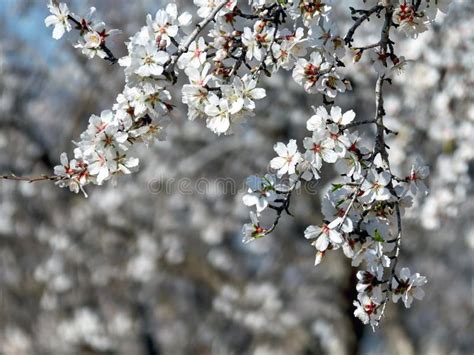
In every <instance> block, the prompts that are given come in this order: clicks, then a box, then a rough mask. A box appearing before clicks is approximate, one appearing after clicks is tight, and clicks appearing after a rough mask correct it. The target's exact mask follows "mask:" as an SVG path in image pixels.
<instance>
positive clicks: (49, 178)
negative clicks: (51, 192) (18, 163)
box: [0, 174, 64, 183]
mask: <svg viewBox="0 0 474 355" xmlns="http://www.w3.org/2000/svg"><path fill="white" fill-rule="evenodd" d="M63 179H64V178H63V177H62V176H58V175H37V176H16V175H15V174H10V175H0V180H14V181H26V182H29V183H33V182H38V181H59V180H63Z"/></svg>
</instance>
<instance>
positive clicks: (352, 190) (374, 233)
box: [243, 106, 428, 326]
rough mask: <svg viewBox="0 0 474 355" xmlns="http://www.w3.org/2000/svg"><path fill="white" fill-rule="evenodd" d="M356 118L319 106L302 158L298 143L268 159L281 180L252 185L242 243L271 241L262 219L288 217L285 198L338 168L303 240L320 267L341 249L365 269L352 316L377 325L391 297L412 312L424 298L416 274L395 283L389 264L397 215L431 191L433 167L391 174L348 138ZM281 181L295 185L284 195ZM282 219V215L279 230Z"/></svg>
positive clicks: (377, 155)
mask: <svg viewBox="0 0 474 355" xmlns="http://www.w3.org/2000/svg"><path fill="white" fill-rule="evenodd" d="M354 119H355V113H354V112H353V111H352V110H350V111H347V112H343V111H342V110H341V108H340V107H337V106H332V107H331V109H330V111H329V112H328V111H327V109H326V108H325V107H324V106H320V107H318V108H316V109H315V114H314V115H313V116H311V117H310V119H309V120H308V121H307V124H306V126H307V129H308V130H309V131H311V136H309V137H306V138H304V139H303V147H304V149H305V151H303V152H300V151H299V150H298V147H297V142H296V140H290V142H289V143H288V144H287V145H285V144H283V143H277V144H276V145H275V148H274V149H275V152H276V153H277V154H278V157H276V158H274V159H272V160H271V162H270V167H271V168H272V169H274V170H275V171H276V174H275V175H266V176H265V177H263V178H257V177H250V178H249V179H248V180H247V185H248V187H249V190H248V193H247V194H246V195H245V196H244V198H243V200H244V203H245V204H246V205H248V206H254V205H255V206H256V213H254V212H252V215H251V217H252V223H250V224H247V225H245V227H244V230H243V234H244V241H245V242H249V241H251V240H254V239H257V238H260V237H262V236H265V235H267V234H269V233H270V232H271V231H272V230H273V228H274V226H271V227H269V228H267V227H264V226H262V225H261V223H260V221H259V218H258V216H259V215H260V214H261V213H262V212H263V211H264V210H265V209H266V208H268V207H270V208H271V209H273V210H276V211H277V212H280V214H281V212H282V210H287V207H288V205H287V204H286V201H288V195H289V193H290V192H291V191H292V190H293V189H295V188H298V187H299V186H300V185H301V184H300V182H302V180H312V179H315V180H318V179H319V178H320V171H321V169H322V167H323V165H324V164H323V163H330V164H335V166H336V169H337V171H338V172H339V173H340V175H341V181H336V182H334V183H333V185H332V188H331V190H330V191H329V192H328V193H327V194H326V195H325V196H324V198H323V199H322V213H323V221H322V222H321V223H320V224H318V225H311V226H308V227H307V229H306V230H305V233H304V234H305V237H306V238H307V239H309V240H311V241H312V243H311V245H312V246H314V247H315V249H316V260H315V264H316V265H317V264H319V263H320V262H321V261H322V259H323V258H324V257H325V256H326V254H327V253H328V252H329V251H332V250H337V249H342V251H343V253H344V254H345V255H346V256H347V257H348V258H350V259H352V265H353V266H354V267H359V266H361V265H364V269H365V270H364V271H360V272H359V274H358V278H359V284H358V286H357V290H358V292H359V296H358V299H357V301H355V305H356V307H357V309H356V311H355V315H356V316H357V317H358V318H360V319H361V320H362V321H363V322H364V323H367V324H368V323H370V324H372V325H373V326H375V325H377V323H378V321H379V320H380V317H381V315H382V312H383V308H384V305H385V303H386V302H387V300H388V295H389V294H391V295H392V298H393V300H394V301H396V300H397V299H398V298H399V297H402V298H403V299H404V300H407V301H406V302H405V301H404V302H405V305H407V307H408V306H409V305H410V302H411V301H409V300H411V299H412V298H410V297H411V295H413V296H414V297H415V298H421V297H422V292H421V291H419V290H418V291H416V293H414V292H415V291H414V290H415V287H419V286H422V284H423V283H424V280H425V279H424V278H422V279H419V278H420V277H419V275H417V276H416V277H414V280H415V281H413V282H412V283H410V279H409V278H407V276H406V275H405V274H406V271H404V270H405V269H402V271H401V272H400V276H397V274H396V273H395V270H394V269H393V267H394V262H392V259H393V258H394V255H396V254H397V253H398V251H397V250H398V248H399V247H398V242H399V238H400V235H399V233H400V228H401V227H400V224H399V223H400V219H399V218H400V215H401V214H403V213H404V210H405V208H407V207H410V206H411V204H412V199H413V197H414V196H415V195H416V194H417V193H419V192H421V193H423V194H424V193H425V192H426V187H425V185H424V183H423V180H425V179H426V178H427V176H428V167H426V166H424V165H422V164H421V162H420V161H417V162H416V163H415V164H414V165H413V167H412V169H411V172H410V174H409V175H407V176H406V177H404V178H402V177H397V176H395V175H393V174H392V173H391V172H390V170H389V169H387V162H386V161H384V158H383V157H382V152H379V150H380V147H378V146H375V147H374V148H373V149H372V150H371V149H368V148H367V147H364V146H363V145H362V144H361V141H360V138H359V137H358V135H357V133H356V132H350V129H349V128H350V127H351V124H354ZM284 178H287V180H289V181H292V182H293V183H292V184H290V186H289V187H287V188H282V187H280V184H282V181H284ZM282 206H283V207H282ZM278 218H279V214H278V215H277V219H276V221H275V222H276V223H277V222H278ZM394 226H397V227H396V228H395V227H394ZM401 280H405V281H401ZM383 294H385V297H382V295H383ZM415 295H416V296H415ZM397 297H398V298H397Z"/></svg>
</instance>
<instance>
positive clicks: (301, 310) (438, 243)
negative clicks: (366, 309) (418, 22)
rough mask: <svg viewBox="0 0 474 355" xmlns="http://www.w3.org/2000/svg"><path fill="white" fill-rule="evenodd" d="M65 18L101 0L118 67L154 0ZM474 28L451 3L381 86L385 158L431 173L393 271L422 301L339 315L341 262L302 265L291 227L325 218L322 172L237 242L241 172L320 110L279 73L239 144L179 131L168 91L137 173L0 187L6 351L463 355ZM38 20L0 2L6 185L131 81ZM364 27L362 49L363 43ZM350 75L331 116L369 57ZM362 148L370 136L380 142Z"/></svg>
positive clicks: (0, 168) (401, 48) (398, 166)
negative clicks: (362, 315) (403, 273)
mask: <svg viewBox="0 0 474 355" xmlns="http://www.w3.org/2000/svg"><path fill="white" fill-rule="evenodd" d="M340 3H342V2H340ZM350 4H356V6H357V5H359V6H360V5H361V4H362V2H361V1H347V2H346V1H344V6H339V7H337V8H336V13H337V16H338V22H339V23H340V24H341V27H342V30H344V29H346V28H347V27H348V26H349V25H350V23H351V20H350V18H349V16H348V15H349V14H348V13H349V11H348V9H347V8H345V6H347V5H350ZM68 5H69V7H70V8H71V9H72V10H73V11H74V12H75V13H77V14H85V13H87V11H88V7H89V6H96V7H97V12H98V14H99V17H100V18H101V19H102V20H104V21H105V22H106V24H107V26H108V28H118V29H121V30H122V31H123V32H122V34H120V35H118V36H116V37H113V38H112V39H111V40H110V47H111V49H112V50H113V52H114V53H115V54H116V55H117V56H122V55H125V46H124V44H123V42H124V41H125V40H126V39H127V38H128V37H129V36H130V35H131V34H133V33H135V32H136V31H137V30H139V29H140V27H141V26H143V25H144V24H145V16H146V14H147V13H154V12H155V11H156V10H157V9H159V8H161V7H163V5H165V2H164V1H161V4H160V1H157V0H153V1H152V0H149V1H148V0H136V1H133V2H132V1H127V0H100V1H82V0H81V1H79V0H77V1H68ZM178 6H179V7H178V8H180V9H188V10H189V11H191V12H193V13H194V11H195V10H194V8H193V7H192V6H191V5H190V4H189V3H187V2H183V1H178ZM473 15H474V3H472V1H471V0H465V1H455V3H454V4H453V6H452V8H451V11H450V13H449V14H448V15H447V16H442V17H440V18H439V19H438V20H437V24H436V25H435V26H434V28H433V29H432V30H430V31H429V32H427V33H424V34H422V35H421V36H420V37H419V38H418V39H417V40H412V39H407V38H405V37H403V36H398V37H397V36H394V38H396V40H397V53H399V54H400V55H404V56H405V57H406V58H407V59H413V60H414V62H412V63H410V64H409V65H408V66H407V70H406V72H405V73H404V74H401V75H400V76H398V77H397V78H396V79H395V80H394V83H393V85H392V86H391V87H390V89H389V90H388V92H387V97H386V109H387V115H388V119H387V122H388V125H389V127H391V128H392V129H394V130H397V131H399V132H400V133H399V134H398V136H397V137H395V138H392V139H391V140H390V142H389V145H390V147H391V149H390V152H391V159H392V164H393V165H394V167H395V170H396V171H398V172H400V173H402V174H403V173H404V174H408V172H409V167H410V164H411V162H412V161H413V159H414V158H415V157H416V156H421V157H423V158H424V159H425V161H426V162H427V163H428V164H429V165H430V167H431V172H432V174H431V176H430V179H429V186H430V188H431V193H430V195H429V196H428V197H427V198H425V199H423V200H419V201H416V204H415V206H414V208H413V209H412V210H411V211H410V213H409V214H408V215H407V216H405V219H404V223H405V225H404V227H405V235H404V237H403V248H402V255H401V261H400V263H399V265H401V266H408V267H410V269H411V270H413V271H417V272H420V273H421V274H422V275H426V276H427V277H428V279H429V283H428V285H427V286H426V287H425V290H426V297H425V299H424V300H423V301H422V302H415V303H414V304H413V306H412V308H411V309H409V310H407V309H405V308H404V307H403V306H402V305H401V304H397V305H394V304H391V305H390V306H389V307H388V308H387V312H386V318H385V319H384V321H383V323H382V326H381V327H380V328H379V329H378V330H377V331H376V332H372V330H371V329H370V327H364V326H362V324H361V323H360V322H359V321H358V320H356V319H354V318H353V315H352V313H353V306H352V302H353V299H354V298H355V296H356V295H355V283H356V282H355V271H354V270H352V269H351V267H350V261H349V260H347V259H346V258H345V257H344V256H343V255H342V253H341V252H333V253H331V254H330V255H329V256H328V257H326V258H325V260H324V262H323V263H322V264H321V265H319V266H318V267H317V268H315V267H314V266H313V262H314V248H313V247H311V246H310V245H309V243H308V241H307V240H306V239H305V238H304V236H303V231H304V229H305V227H306V226H307V225H309V224H317V223H319V221H321V216H320V214H319V210H320V199H321V194H322V193H324V191H325V188H327V186H328V184H329V182H331V179H332V178H334V177H335V176H336V175H335V173H334V172H332V171H326V172H325V176H324V178H323V181H324V182H325V183H322V184H321V186H318V189H317V191H314V192H313V193H312V194H309V193H301V194H299V195H298V196H297V198H295V199H294V200H293V203H292V207H291V209H292V211H293V213H294V215H295V217H290V216H286V217H285V218H283V219H282V221H281V223H280V225H279V227H278V229H277V231H276V232H275V233H274V234H273V235H272V236H270V237H268V238H264V239H262V240H259V241H256V242H254V243H251V244H248V245H244V244H242V243H241V235H240V230H241V226H242V224H243V223H246V222H247V220H248V210H247V209H246V208H244V206H243V204H242V202H241V198H242V194H243V192H244V190H245V189H244V181H245V178H246V177H247V176H248V175H252V174H255V173H264V172H265V170H266V167H267V165H268V162H269V160H270V159H271V158H272V157H273V155H274V153H273V150H272V146H273V144H274V143H275V142H276V141H279V140H281V141H287V140H288V138H289V137H292V138H298V139H302V137H304V136H305V135H306V133H305V122H306V120H307V119H308V118H309V117H310V115H311V112H312V110H311V106H312V105H316V106H317V105H319V104H320V98H318V97H316V96H314V95H313V96H310V95H305V94H304V93H303V90H302V89H301V88H300V87H298V86H297V84H295V83H294V82H293V81H292V80H291V79H290V78H289V76H288V75H287V74H288V73H282V74H281V75H277V76H274V77H272V78H265V79H264V81H263V85H264V86H265V87H266V89H267V98H266V99H264V100H261V101H259V108H258V110H257V115H256V117H254V118H253V119H251V120H250V121H249V122H248V123H246V124H245V127H244V129H242V130H241V132H237V133H236V134H235V135H233V136H225V137H217V136H216V135H214V134H212V133H211V132H210V131H209V130H208V129H206V128H205V125H204V124H203V122H190V121H188V120H187V118H186V111H185V107H183V105H182V104H180V96H179V91H176V93H175V95H174V97H175V98H176V101H175V102H176V104H177V106H178V107H177V109H176V110H175V111H173V116H172V124H171V126H170V128H169V129H168V140H167V141H166V142H163V143H160V144H156V145H154V146H150V147H149V148H146V147H144V146H141V147H138V149H137V154H138V156H139V157H140V161H141V170H140V172H139V173H137V174H134V175H132V176H127V177H123V178H121V179H120V180H119V183H118V186H117V187H114V186H112V185H111V184H108V185H106V186H103V187H98V188H89V189H88V192H89V195H90V196H89V198H88V199H86V198H84V197H83V196H82V195H75V194H72V193H70V192H68V191H66V190H62V189H59V188H57V187H55V186H54V185H53V184H51V183H38V184H34V185H31V184H25V183H15V182H9V181H2V182H0V353H1V354H8V355H10V354H11V355H20V354H148V355H152V354H259V355H262V354H337V355H339V354H403V355H409V354H430V355H434V354H473V353H474V340H473V337H472V335H473V333H474V325H473V318H474V314H473V312H474V298H473V260H474V258H473V256H474V255H473V250H474V224H473V221H472V220H473V217H474V214H473V211H474V200H473V198H472V193H473V189H472V184H471V178H472V176H473V173H474V170H473V167H474V166H473V157H474V152H473V150H474V138H473V137H474V125H473V123H474V104H473V92H474V72H473V64H474V63H473V58H474V22H473V18H474V17H473ZM46 16H47V8H46V1H40V0H29V1H28V0H1V1H0V173H2V174H3V173H10V172H12V173H15V174H17V175H31V174H41V173H46V174H49V173H51V172H52V168H53V166H54V165H56V164H57V163H58V161H59V154H60V153H61V152H63V151H67V152H71V151H72V149H73V144H72V143H71V141H72V140H74V139H77V138H78V137H79V135H80V133H81V132H82V131H83V130H84V129H85V127H86V125H87V121H88V118H89V116H90V115H91V114H92V113H95V114H97V113H99V112H100V111H101V110H103V109H107V108H110V107H111V106H112V104H113V103H114V101H115V97H116V95H117V94H118V93H119V92H120V91H121V90H122V87H123V84H124V76H123V72H122V71H121V68H120V67H119V66H110V65H109V64H107V62H104V61H101V60H99V59H97V58H96V59H94V60H87V58H86V57H84V56H83V55H82V54H81V53H80V51H78V50H75V49H74V48H72V42H73V38H75V37H74V35H73V33H71V34H70V36H66V39H62V40H61V41H55V40H53V39H52V38H51V29H47V28H46V27H45V26H44V18H45V17H46ZM376 27H377V24H376V23H370V24H367V25H366V26H364V27H363V28H361V30H360V32H359V34H358V36H359V37H357V38H358V39H359V40H360V41H361V43H363V42H364V41H366V42H371V40H372V39H374V38H376V37H377V36H378V35H379V34H378V30H377V29H376ZM347 63H348V64H350V60H349V61H348V62H347ZM347 77H348V78H349V79H350V80H351V81H352V83H353V88H354V90H353V91H352V92H350V93H347V94H344V95H340V96H339V97H338V99H337V104H338V105H340V106H342V107H343V108H346V109H348V108H353V109H354V110H355V111H356V113H357V115H358V117H359V118H361V117H362V119H363V118H364V117H368V118H370V117H372V116H373V109H374V103H373V102H374V98H373V96H374V94H373V87H374V83H375V75H374V73H373V72H372V71H371V69H370V67H369V65H368V63H364V61H362V63H361V64H359V65H358V66H357V67H356V68H354V66H352V65H348V69H347ZM363 136H364V137H365V138H366V139H367V140H368V142H370V138H371V137H372V136H373V132H371V131H366V132H363ZM223 179H232V180H225V181H232V182H231V184H232V185H231V186H232V187H231V188H229V185H226V183H224V184H222V181H223ZM183 181H185V182H186V183H185V184H186V193H183V185H182V184H183ZM196 181H204V182H205V183H204V184H196ZM163 186H166V187H167V188H163ZM226 186H227V187H226ZM320 191H321V192H320Z"/></svg>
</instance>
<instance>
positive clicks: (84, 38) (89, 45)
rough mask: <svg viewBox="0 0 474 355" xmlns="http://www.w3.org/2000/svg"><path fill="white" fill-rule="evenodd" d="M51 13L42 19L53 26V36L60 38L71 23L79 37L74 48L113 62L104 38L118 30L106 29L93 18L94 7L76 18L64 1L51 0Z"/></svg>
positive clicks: (85, 53) (113, 59)
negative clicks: (86, 13) (85, 14)
mask: <svg viewBox="0 0 474 355" xmlns="http://www.w3.org/2000/svg"><path fill="white" fill-rule="evenodd" d="M48 9H49V11H50V12H51V15H49V16H48V17H46V19H45V20H44V22H45V25H46V26H47V27H50V26H54V29H53V38H54V39H60V38H61V37H62V36H63V35H64V33H65V32H69V31H71V30H72V26H71V23H73V24H74V26H75V28H76V29H77V30H78V31H79V33H80V37H79V41H78V43H77V44H76V45H74V47H75V48H79V49H81V51H82V53H83V54H84V55H86V56H87V57H89V58H91V59H92V58H94V57H95V56H98V57H99V58H102V59H106V60H109V61H111V62H115V61H116V59H115V57H114V56H113V55H112V53H111V52H110V50H109V49H108V48H107V46H106V45H105V41H106V38H107V37H109V36H110V35H113V34H116V33H118V32H119V31H118V30H107V29H106V26H105V23H104V22H102V21H98V20H96V19H95V16H94V14H95V8H94V7H91V9H90V11H89V14H88V15H87V16H85V17H82V18H80V19H79V20H77V19H76V15H74V14H73V13H72V12H71V11H69V9H68V7H67V5H66V4H64V3H60V4H58V5H56V4H55V3H54V2H53V1H52V0H51V1H50V3H49V5H48Z"/></svg>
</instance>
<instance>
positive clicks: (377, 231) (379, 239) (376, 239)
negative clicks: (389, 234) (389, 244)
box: [374, 229, 385, 243]
mask: <svg viewBox="0 0 474 355" xmlns="http://www.w3.org/2000/svg"><path fill="white" fill-rule="evenodd" d="M374 240H375V241H376V242H381V243H383V242H385V239H383V237H382V234H380V232H379V230H378V229H376V230H375V237H374Z"/></svg>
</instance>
